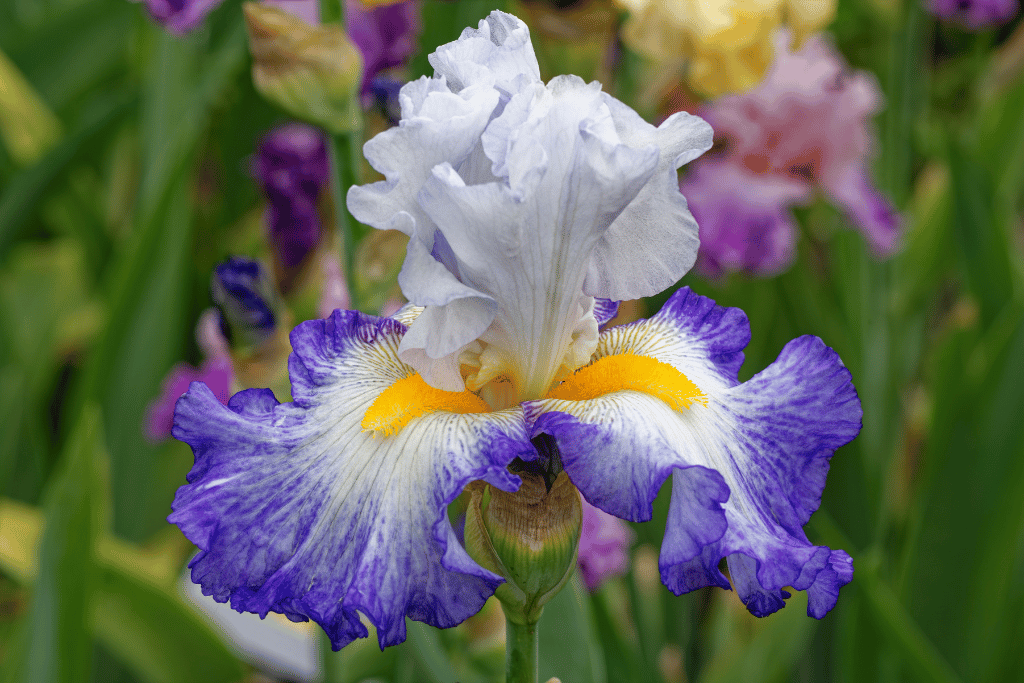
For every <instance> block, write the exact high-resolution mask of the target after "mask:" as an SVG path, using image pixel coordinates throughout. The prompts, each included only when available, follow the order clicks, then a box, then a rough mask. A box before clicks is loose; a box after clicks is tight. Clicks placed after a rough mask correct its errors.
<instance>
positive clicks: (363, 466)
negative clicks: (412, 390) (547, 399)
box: [169, 311, 532, 649]
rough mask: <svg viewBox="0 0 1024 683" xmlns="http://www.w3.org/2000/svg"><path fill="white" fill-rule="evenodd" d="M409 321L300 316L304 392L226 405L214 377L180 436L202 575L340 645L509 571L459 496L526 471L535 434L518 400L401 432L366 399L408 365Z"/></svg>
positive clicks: (432, 617)
mask: <svg viewBox="0 0 1024 683" xmlns="http://www.w3.org/2000/svg"><path fill="white" fill-rule="evenodd" d="M404 332H405V327H404V326H403V325H402V324H401V323H399V322H398V321H396V320H392V319H388V318H383V319H381V318H373V317H370V316H365V315H362V314H360V313H357V312H354V311H336V312H335V313H334V314H333V315H332V316H331V317H330V318H329V319H327V320H313V321H308V322H306V323H303V324H301V325H299V327H297V328H296V329H295V330H294V331H293V333H292V337H291V341H292V346H293V348H294V350H295V352H294V353H293V354H292V356H291V358H290V360H289V371H290V374H291V378H292V393H293V396H294V398H295V402H294V403H286V404H279V403H278V402H277V400H276V399H275V398H274V395H273V393H272V392H270V391H269V390H265V389H263V390H259V389H250V390H247V391H244V392H241V393H239V394H236V395H235V396H234V397H233V398H232V399H231V402H230V403H229V404H228V406H227V407H225V406H223V405H221V404H220V403H219V402H218V401H217V399H216V398H215V397H214V396H213V394H212V393H211V392H210V391H209V389H207V388H206V386H205V385H202V384H198V383H197V384H193V385H192V387H191V389H190V390H189V392H188V393H187V394H186V395H185V396H184V397H182V399H181V400H180V401H179V403H178V407H177V412H176V415H175V428H174V436H175V437H176V438H178V439H180V440H182V441H185V442H186V443H188V444H189V445H190V446H192V449H193V451H194V452H195V455H196V464H195V467H194V468H193V470H192V472H191V473H190V474H189V477H188V481H189V483H188V484H187V485H186V486H183V487H182V488H180V489H179V490H178V493H177V496H176V497H175V501H174V506H173V507H174V513H173V514H172V515H171V516H170V518H169V519H170V521H171V522H173V523H175V524H177V525H178V526H179V527H180V528H181V530H182V532H183V533H184V534H185V535H186V536H187V537H188V538H189V539H190V540H192V541H193V542H194V543H195V544H196V545H197V546H199V548H200V553H199V554H198V555H197V556H196V558H195V559H194V560H193V561H192V563H191V567H192V578H193V580H194V581H195V582H196V583H199V584H201V585H202V587H203V592H204V594H206V595H212V596H213V597H214V598H215V599H216V600H218V601H221V602H223V601H227V600H230V602H231V606H232V607H233V608H235V609H236V610H238V611H248V612H255V613H258V614H260V615H265V614H266V613H267V612H269V611H275V612H281V613H283V614H286V615H287V616H289V618H291V619H293V620H300V621H304V620H307V619H313V620H314V621H316V622H317V623H319V624H320V625H321V626H323V628H324V629H325V631H327V633H328V635H329V636H330V638H331V642H332V645H333V646H334V647H335V649H337V648H340V647H342V646H344V645H345V644H346V643H348V642H350V641H351V640H352V639H354V638H359V637H365V636H366V635H367V630H366V628H365V627H364V626H363V624H362V623H360V620H359V614H358V613H359V612H361V613H363V614H365V615H366V616H367V617H368V618H369V620H370V621H371V622H372V623H373V624H374V625H375V626H376V628H377V631H378V638H379V641H380V645H381V647H384V646H386V645H392V644H395V643H399V642H401V641H402V640H404V639H405V618H406V617H410V618H412V619H416V620H420V621H425V622H426V623H428V624H431V625H435V626H439V627H447V626H452V625H454V624H457V623H459V622H460V621H462V620H463V619H465V618H466V617H468V616H470V615H472V614H474V613H475V612H476V611H477V610H479V609H480V607H481V606H482V605H483V603H484V601H485V600H486V599H487V597H488V596H489V595H491V594H492V592H493V590H494V588H495V587H496V586H497V585H498V584H500V583H501V579H500V578H499V577H497V576H496V575H494V574H492V573H490V572H488V571H486V570H484V569H482V568H481V567H479V566H478V565H477V564H476V563H475V562H473V561H472V560H471V559H470V558H469V556H468V555H467V554H466V552H465V550H464V549H463V548H462V546H461V545H459V543H458V541H457V540H456V537H455V535H454V532H453V531H452V528H451V525H450V524H449V522H448V519H447V514H446V506H447V504H448V503H450V502H451V501H452V500H453V499H454V498H455V497H456V496H457V495H458V494H459V493H460V492H461V491H462V489H463V487H464V486H465V485H466V484H467V483H468V482H470V481H473V480H477V479H483V480H486V481H488V482H490V483H491V484H493V485H495V486H497V487H499V488H501V489H503V490H514V489H515V488H516V486H517V484H518V481H517V480H516V478H515V477H513V476H511V475H510V474H508V472H507V471H506V469H505V466H506V465H507V464H508V463H509V462H510V461H511V460H512V459H514V458H515V457H517V456H519V455H524V454H526V455H528V454H529V453H530V452H531V451H532V447H531V446H530V444H529V442H528V441H527V440H526V438H525V433H524V426H523V421H522V415H521V413H519V412H517V411H515V410H509V411H503V412H501V413H487V414H465V415H463V414H455V413H450V412H443V411H438V412H433V413H429V414H426V415H423V416H420V417H416V418H413V419H412V420H411V421H409V422H408V423H407V424H406V425H405V427H404V428H403V429H401V430H400V431H399V432H398V433H397V434H394V435H392V436H385V435H383V434H381V433H378V432H373V431H367V430H364V429H363V428H362V426H361V425H362V420H363V417H364V415H365V414H366V411H367V408H368V407H369V406H370V405H371V404H372V402H373V401H374V400H375V399H376V398H377V397H378V396H379V395H380V394H381V392H383V391H384V390H385V389H387V388H388V387H389V386H391V385H392V384H393V383H394V382H396V381H397V380H399V379H401V378H403V377H405V376H407V375H408V374H409V372H410V369H409V368H408V366H406V365H404V364H403V363H402V362H401V361H399V360H398V358H397V348H398V344H399V341H400V339H401V336H402V334H404Z"/></svg>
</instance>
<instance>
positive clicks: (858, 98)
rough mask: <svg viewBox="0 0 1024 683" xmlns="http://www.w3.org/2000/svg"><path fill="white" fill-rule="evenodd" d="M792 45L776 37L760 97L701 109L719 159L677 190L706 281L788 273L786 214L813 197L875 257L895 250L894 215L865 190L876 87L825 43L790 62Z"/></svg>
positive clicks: (790, 233) (814, 42) (812, 44)
mask: <svg viewBox="0 0 1024 683" xmlns="http://www.w3.org/2000/svg"><path fill="white" fill-rule="evenodd" d="M789 42H790V36H789V33H788V32H787V31H780V32H779V34H778V36H777V37H776V44H777V47H778V58H777V59H776V61H775V63H774V64H773V65H772V68H771V69H770V70H769V72H768V75H767V76H766V77H765V80H764V82H763V83H761V84H760V85H759V86H758V87H757V88H755V89H754V90H751V91H750V92H748V93H744V94H742V95H730V96H727V97H723V98H721V99H719V100H717V101H715V102H714V103H712V104H711V105H709V106H708V107H706V108H705V109H703V110H701V115H702V116H704V117H705V118H706V119H707V120H708V121H709V122H710V123H711V125H712V127H713V128H714V129H715V135H716V138H717V140H718V142H719V151H718V152H717V153H715V152H712V154H711V155H709V157H708V158H706V159H704V160H702V161H701V163H699V164H697V168H696V169H695V172H694V173H693V174H691V176H690V177H688V178H686V179H685V180H684V181H683V184H682V189H683V194H684V195H686V196H687V197H688V198H690V199H691V201H692V202H694V214H695V215H697V217H698V219H699V220H698V222H699V224H700V226H701V229H700V230H701V253H702V257H701V261H700V265H701V267H702V270H703V271H704V272H705V273H708V274H717V273H718V272H720V271H721V270H736V269H744V270H748V271H750V272H754V273H758V274H769V273H774V272H778V271H780V270H783V269H785V268H786V267H787V266H788V265H789V263H790V261H791V258H792V256H793V254H794V253H795V252H794V249H793V244H794V232H795V230H794V228H793V223H792V218H791V216H790V215H789V210H788V209H789V207H790V206H792V205H793V204H798V203H804V202H806V201H807V200H808V199H810V198H811V197H812V196H813V193H814V190H815V189H818V190H820V191H822V192H823V193H824V194H825V196H826V197H827V198H828V199H829V200H831V201H832V202H833V203H835V204H836V205H838V206H839V207H840V208H842V209H844V210H845V211H846V212H847V213H848V214H849V215H850V217H851V219H852V220H853V222H854V223H855V224H856V225H857V227H859V228H860V230H861V232H863V233H864V236H865V237H866V238H867V240H868V242H869V243H870V244H871V246H872V248H873V249H874V250H875V252H876V253H878V254H880V255H888V254H890V253H892V252H893V251H894V250H895V248H896V246H897V241H898V237H899V221H898V218H897V215H896V212H895V211H894V210H893V208H892V206H891V205H890V204H889V202H888V201H887V200H886V199H885V198H884V197H883V196H882V195H881V194H880V193H879V192H878V190H876V189H875V188H874V186H873V185H872V183H871V179H870V170H869V167H868V165H869V162H870V157H871V153H872V151H873V146H874V133H873V131H872V130H871V117H872V116H873V115H874V114H875V113H877V112H878V110H879V109H880V108H881V94H880V92H879V89H878V85H877V84H876V83H875V80H874V79H873V78H872V77H871V76H870V75H869V74H867V73H864V72H851V71H849V70H848V68H847V67H846V65H845V64H843V63H842V61H841V60H840V58H839V56H838V55H837V54H836V53H835V51H834V50H833V49H832V47H831V46H830V45H829V44H828V42H827V41H826V40H825V39H824V38H823V37H822V36H813V37H811V38H810V39H808V40H807V41H806V42H805V44H804V47H803V48H802V49H801V50H800V51H799V52H796V53H792V52H790V51H789ZM795 122H798V123H795Z"/></svg>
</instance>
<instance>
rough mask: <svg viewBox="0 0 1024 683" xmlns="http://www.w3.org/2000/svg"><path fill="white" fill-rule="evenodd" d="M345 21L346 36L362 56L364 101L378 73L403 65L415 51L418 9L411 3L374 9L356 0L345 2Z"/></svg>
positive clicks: (408, 0)
mask: <svg viewBox="0 0 1024 683" xmlns="http://www.w3.org/2000/svg"><path fill="white" fill-rule="evenodd" d="M345 20H346V25H347V26H346V28H347V29H348V35H349V37H350V38H352V42H353V43H355V44H356V47H358V48H359V51H360V52H361V53H363V86H362V93H363V98H364V100H366V99H368V98H370V97H371V96H372V95H374V88H373V80H374V78H376V76H377V75H378V74H379V73H380V72H381V71H384V70H385V69H391V68H394V67H397V66H402V65H403V64H405V62H406V60H407V59H409V57H410V56H411V55H412V53H413V52H415V51H416V34H417V33H418V32H419V30H420V21H419V7H418V6H417V3H416V2H413V1H412V0H407V1H406V2H396V3H392V4H389V5H384V6H382V7H373V8H368V7H366V6H365V5H364V4H363V3H361V2H359V0H346V2H345ZM364 103H365V102H364Z"/></svg>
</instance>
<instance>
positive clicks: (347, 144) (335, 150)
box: [327, 131, 362, 311]
mask: <svg viewBox="0 0 1024 683" xmlns="http://www.w3.org/2000/svg"><path fill="white" fill-rule="evenodd" d="M361 137H362V136H361V135H360V133H359V132H358V131H355V132H352V133H342V134H340V135H335V134H333V133H329V134H328V135H327V153H328V156H329V157H330V161H331V195H332V198H333V199H334V220H335V224H336V225H337V228H338V235H339V236H340V237H341V250H342V258H343V259H344V266H345V285H346V287H348V300H349V307H350V308H351V309H352V310H356V311H359V310H362V306H361V303H362V302H361V301H360V296H359V291H358V289H357V287H356V230H357V229H358V227H357V225H356V221H355V219H354V218H353V217H352V214H350V213H349V212H348V209H347V208H346V206H345V197H346V196H347V195H348V189H349V188H350V187H352V186H353V185H355V184H356V182H357V178H356V173H357V171H358V169H359V165H360V163H361V157H360V156H359V151H360V144H359V143H360V138H361Z"/></svg>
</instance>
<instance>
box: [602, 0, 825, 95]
mask: <svg viewBox="0 0 1024 683" xmlns="http://www.w3.org/2000/svg"><path fill="white" fill-rule="evenodd" d="M618 2H619V4H620V5H622V6H623V7H624V8H625V9H627V10H628V11H629V19H628V20H627V22H626V24H625V26H624V27H623V35H622V37H623V41H624V42H625V43H626V44H627V45H629V46H630V47H631V48H633V49H634V50H636V51H637V52H639V53H640V54H643V55H645V56H647V57H649V58H651V59H653V60H655V61H656V62H657V63H659V64H662V65H667V66H671V65H677V66H678V67H679V68H681V69H682V70H683V73H684V74H685V77H686V80H687V81H688V82H689V84H690V85H691V87H693V88H694V89H695V90H697V91H698V92H700V93H702V94H706V95H712V96H715V95H722V94H724V93H729V92H742V91H744V90H747V89H748V88H751V87H753V86H754V85H756V84H757V83H758V81H760V80H761V78H762V76H763V75H764V73H765V71H766V70H767V68H768V65H769V64H771V62H772V58H773V56H774V54H775V44H774V41H773V37H774V36H775V33H776V30H777V29H778V28H779V27H780V26H783V25H785V26H789V27H790V28H791V29H792V30H793V32H794V34H795V36H796V39H797V41H798V42H800V41H802V40H803V39H804V37H806V36H807V35H809V34H810V33H812V32H814V31H816V30H819V29H821V28H824V27H825V26H826V25H827V24H828V23H829V22H830V21H832V17H833V16H835V10H836V2H835V0H618Z"/></svg>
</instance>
